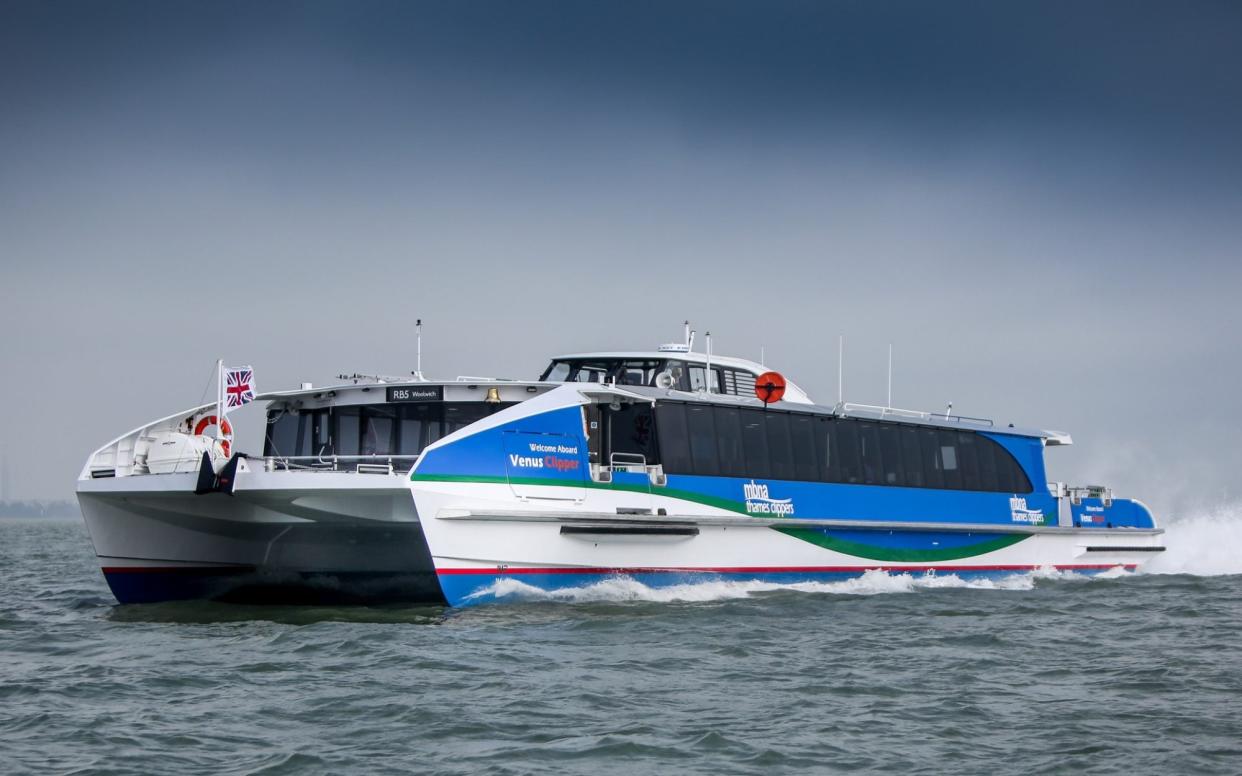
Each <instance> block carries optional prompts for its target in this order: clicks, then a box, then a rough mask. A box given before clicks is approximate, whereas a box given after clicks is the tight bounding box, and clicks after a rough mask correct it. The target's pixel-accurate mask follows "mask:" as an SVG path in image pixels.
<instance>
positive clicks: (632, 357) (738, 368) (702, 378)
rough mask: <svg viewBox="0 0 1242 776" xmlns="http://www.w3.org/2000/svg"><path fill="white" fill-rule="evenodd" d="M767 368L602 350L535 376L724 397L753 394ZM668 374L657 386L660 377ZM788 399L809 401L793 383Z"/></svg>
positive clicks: (563, 359) (558, 361)
mask: <svg viewBox="0 0 1242 776" xmlns="http://www.w3.org/2000/svg"><path fill="white" fill-rule="evenodd" d="M766 371H768V370H767V368H766V367H764V366H763V365H762V364H757V363H754V362H752V361H746V360H744V359H739V358H727V357H719V358H713V359H711V360H709V359H708V358H707V356H705V355H704V354H702V353H691V352H687V351H680V352H677V353H600V354H592V353H587V354H580V355H573V356H559V357H557V358H554V359H553V360H552V362H551V363H550V364H548V366H547V368H546V369H544V370H543V373H542V374H541V375H540V377H539V379H540V380H541V381H545V382H553V383H604V384H615V385H619V386H635V387H668V388H671V389H672V390H676V391H683V392H687V393H713V394H720V395H724V396H740V397H751V396H754V395H755V378H756V377H758V376H759V375H761V374H763V373H764V372H766ZM661 374H664V375H667V378H666V380H667V382H665V383H664V384H663V385H661V381H660V379H659V378H660V375H661ZM786 401H790V402H794V403H810V398H809V397H808V396H807V395H806V394H805V392H803V391H802V389H800V388H798V387H797V386H794V385H791V386H790V388H789V390H788V393H787V396H786Z"/></svg>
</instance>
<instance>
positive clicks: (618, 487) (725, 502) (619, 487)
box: [410, 473, 1030, 563]
mask: <svg viewBox="0 0 1242 776" xmlns="http://www.w3.org/2000/svg"><path fill="white" fill-rule="evenodd" d="M410 479H411V480H414V481H418V482H478V483H486V484H491V485H535V486H538V485H543V486H550V487H555V486H559V487H571V488H572V487H583V488H591V489H594V490H614V491H626V492H630V493H650V494H652V495H658V496H663V497H666V498H675V499H681V500H682V501H691V502H694V503H696V504H703V505H705V506H709V507H716V508H717V509H724V510H726V511H729V512H737V513H738V514H741V515H746V516H748V517H754V515H750V514H749V513H748V512H747V511H746V505H745V503H744V502H741V501H732V500H730V499H726V498H719V497H717V496H708V495H704V494H702V493H695V492H694V491H689V490H678V489H676V488H660V489H659V491H658V492H656V491H652V490H650V489H649V488H647V487H645V486H642V485H629V484H622V483H612V482H596V481H594V480H587V481H582V482H577V483H573V482H565V481H563V480H550V479H547V478H545V477H498V476H483V475H476V474H417V473H415V474H412V475H411V476H410ZM770 527H771V528H772V529H773V530H775V531H780V532H781V533H783V534H786V535H787V536H791V537H793V538H795V539H801V540H802V541H804V542H810V543H811V544H814V545H816V546H819V547H823V548H824V549H828V550H833V551H835V552H839V553H841V554H843V555H852V556H854V557H856V558H865V559H867V560H880V561H894V562H903V561H904V562H908V563H930V562H934V561H946V560H959V559H961V558H971V557H974V556H976V555H982V554H984V553H988V552H994V551H995V550H1000V549H1004V548H1005V547H1009V546H1011V545H1014V544H1017V543H1018V542H1020V541H1022V540H1023V539H1027V538H1029V537H1030V534H1012V535H1006V536H1001V537H999V538H996V539H989V540H987V541H983V542H979V543H977V544H970V545H967V546H964V547H950V548H944V549H941V548H936V549H927V550H920V549H902V548H889V547H877V546H875V545H871V544H862V543H860V542H851V541H847V540H845V539H839V538H836V537H834V536H829V535H828V534H826V533H823V532H821V531H817V530H815V529H814V528H800V527H797V526H770Z"/></svg>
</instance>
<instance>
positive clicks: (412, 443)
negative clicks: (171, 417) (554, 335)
mask: <svg viewBox="0 0 1242 776" xmlns="http://www.w3.org/2000/svg"><path fill="white" fill-rule="evenodd" d="M553 387H555V386H551V385H543V386H540V385H536V384H534V383H527V382H513V381H494V380H486V381H485V380H481V379H480V380H478V381H477V382H470V381H466V380H463V381H458V382H455V383H397V384H385V383H369V384H360V385H343V386H342V385H338V386H332V387H330V388H324V389H320V390H313V391H311V390H307V391H290V392H285V393H281V394H266V395H264V396H261V397H260V398H261V399H269V400H270V403H269V404H268V407H267V429H266V432H265V434H264V442H263V455H264V457H265V458H267V459H269V460H271V461H274V462H275V463H276V466H277V468H303V467H307V468H322V467H325V466H328V467H332V468H353V466H354V465H356V464H362V465H366V464H367V463H383V464H385V465H391V467H392V468H393V469H394V470H408V469H409V468H410V467H411V466H413V464H414V461H415V460H417V458H418V456H419V455H420V454H421V453H422V451H423V450H424V449H425V448H426V447H427V446H428V445H430V444H432V443H433V442H436V441H437V440H439V439H441V438H442V437H445V436H447V435H449V434H451V433H453V432H455V431H457V430H459V429H462V428H465V427H466V426H468V425H470V424H472V423H474V422H476V421H478V420H481V419H483V418H485V417H487V416H489V415H492V414H494V413H496V412H499V411H500V410H502V409H504V408H506V407H511V406H513V405H514V404H516V403H518V402H520V401H525V400H526V399H528V398H531V397H532V396H534V395H537V394H539V393H542V392H544V391H546V390H549V389H551V388H553Z"/></svg>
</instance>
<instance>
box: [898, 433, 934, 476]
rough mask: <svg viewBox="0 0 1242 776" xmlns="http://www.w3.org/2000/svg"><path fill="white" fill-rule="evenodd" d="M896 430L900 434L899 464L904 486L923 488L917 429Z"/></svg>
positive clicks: (921, 460) (921, 459) (921, 461)
mask: <svg viewBox="0 0 1242 776" xmlns="http://www.w3.org/2000/svg"><path fill="white" fill-rule="evenodd" d="M896 428H897V429H898V430H899V432H900V434H901V464H902V468H903V469H904V470H905V474H906V479H905V484H906V486H907V487H910V488H922V487H925V486H926V483H927V480H926V476H925V474H924V471H923V468H924V467H923V458H922V456H921V455H920V449H919V429H917V428H915V427H914V426H897V427H896Z"/></svg>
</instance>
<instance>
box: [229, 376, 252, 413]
mask: <svg viewBox="0 0 1242 776" xmlns="http://www.w3.org/2000/svg"><path fill="white" fill-rule="evenodd" d="M252 401H254V370H253V369H251V368H250V367H248V366H243V367H239V368H237V369H228V370H227V371H225V373H224V406H225V408H227V409H233V408H234V407H240V406H242V405H243V404H249V403H250V402H252Z"/></svg>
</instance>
